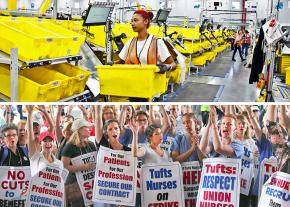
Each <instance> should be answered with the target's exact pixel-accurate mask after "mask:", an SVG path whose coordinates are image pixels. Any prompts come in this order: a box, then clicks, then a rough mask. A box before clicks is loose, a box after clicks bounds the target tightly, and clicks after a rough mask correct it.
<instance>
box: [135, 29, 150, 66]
mask: <svg viewBox="0 0 290 207" xmlns="http://www.w3.org/2000/svg"><path fill="white" fill-rule="evenodd" d="M149 36H150V35H149V34H148V35H147V38H146V41H145V43H144V45H143V47H142V48H141V50H140V52H139V55H138V59H139V62H140V63H141V61H140V55H141V53H142V51H143V50H144V48H145V45H146V43H147V40H148V38H149ZM137 43H138V39H137V42H136V50H137Z"/></svg>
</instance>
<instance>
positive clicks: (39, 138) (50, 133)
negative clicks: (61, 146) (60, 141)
mask: <svg viewBox="0 0 290 207" xmlns="http://www.w3.org/2000/svg"><path fill="white" fill-rule="evenodd" d="M46 137H50V138H51V139H52V140H56V137H55V135H54V133H53V132H50V131H45V132H41V133H40V135H39V137H38V141H40V142H41V141H43V140H44V139H45V138H46Z"/></svg>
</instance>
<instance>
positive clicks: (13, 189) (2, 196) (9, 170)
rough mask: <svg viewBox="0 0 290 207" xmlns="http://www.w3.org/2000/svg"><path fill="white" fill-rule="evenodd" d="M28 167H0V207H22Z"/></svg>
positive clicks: (24, 200) (28, 173) (24, 199)
mask: <svg viewBox="0 0 290 207" xmlns="http://www.w3.org/2000/svg"><path fill="white" fill-rule="evenodd" d="M30 179H31V172H30V167H29V166H28V167H6V166H1V167H0V186H1V187H0V206H13V207H24V206H25V202H26V199H27V194H28V188H29V182H30Z"/></svg>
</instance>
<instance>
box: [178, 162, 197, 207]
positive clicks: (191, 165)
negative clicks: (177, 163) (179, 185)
mask: <svg viewBox="0 0 290 207" xmlns="http://www.w3.org/2000/svg"><path fill="white" fill-rule="evenodd" d="M181 167H182V171H183V186H184V199H185V207H191V206H196V199H197V193H198V186H199V181H200V177H201V167H200V164H199V162H197V161H195V162H184V163H182V164H181Z"/></svg>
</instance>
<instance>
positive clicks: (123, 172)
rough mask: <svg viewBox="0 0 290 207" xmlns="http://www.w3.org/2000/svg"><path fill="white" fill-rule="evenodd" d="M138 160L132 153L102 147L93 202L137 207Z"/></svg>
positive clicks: (98, 159)
mask: <svg viewBox="0 0 290 207" xmlns="http://www.w3.org/2000/svg"><path fill="white" fill-rule="evenodd" d="M136 168H137V158H134V157H133V156H132V152H125V151H119V150H111V149H109V148H106V147H103V146H101V147H100V149H99V152H98V157H97V168H96V175H95V182H94V192H93V201H95V202H100V203H108V204H116V205H125V206H135V198H136V187H135V185H136V179H137V173H136Z"/></svg>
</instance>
